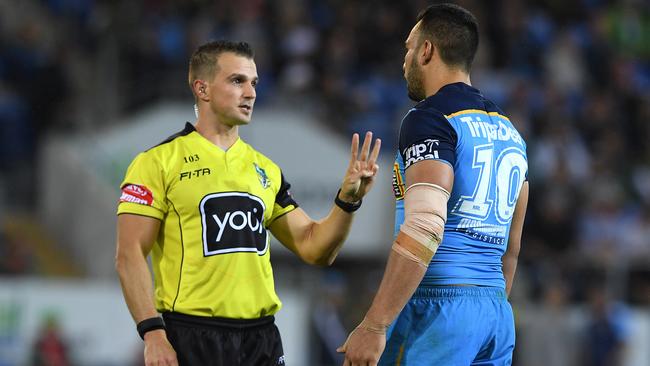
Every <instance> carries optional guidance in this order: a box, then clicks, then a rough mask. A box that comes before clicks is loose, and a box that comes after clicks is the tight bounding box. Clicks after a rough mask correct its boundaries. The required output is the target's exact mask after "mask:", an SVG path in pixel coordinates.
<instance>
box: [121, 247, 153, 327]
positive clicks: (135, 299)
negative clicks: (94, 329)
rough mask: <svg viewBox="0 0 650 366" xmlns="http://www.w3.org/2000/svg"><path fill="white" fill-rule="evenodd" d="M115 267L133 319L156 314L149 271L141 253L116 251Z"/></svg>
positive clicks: (139, 319)
mask: <svg viewBox="0 0 650 366" xmlns="http://www.w3.org/2000/svg"><path fill="white" fill-rule="evenodd" d="M115 269H116V270H117V273H118V275H119V278H120V285H121V286H122V293H123V294H124V300H125V302H126V305H127V307H128V308H129V311H130V312H131V316H132V317H133V320H134V321H135V322H136V323H138V322H140V321H142V320H144V319H148V318H152V317H155V316H158V312H157V311H156V308H155V306H154V303H153V286H152V280H151V273H150V272H149V266H148V265H147V261H146V258H145V257H144V256H143V255H142V253H141V252H139V251H138V252H135V251H134V252H132V253H128V252H125V251H121V252H120V251H118V254H117V256H116V260H115Z"/></svg>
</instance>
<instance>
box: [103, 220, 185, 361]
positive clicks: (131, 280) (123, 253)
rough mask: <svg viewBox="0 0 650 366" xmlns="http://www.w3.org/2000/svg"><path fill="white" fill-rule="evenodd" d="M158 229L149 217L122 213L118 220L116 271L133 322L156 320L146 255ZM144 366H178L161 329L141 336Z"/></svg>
mask: <svg viewBox="0 0 650 366" xmlns="http://www.w3.org/2000/svg"><path fill="white" fill-rule="evenodd" d="M159 229H160V221H159V220H157V219H154V218H151V217H146V216H140V215H134V214H121V215H119V216H118V217H117V254H116V256H115V268H116V270H117V273H118V274H119V278H120V284H121V285H122V292H123V294H124V299H125V301H126V304H127V306H128V308H129V311H130V312H131V316H132V317H133V320H134V321H135V322H136V323H140V322H141V321H143V320H145V319H150V318H155V317H157V316H158V312H157V311H156V308H155V306H154V302H153V286H152V278H151V272H150V271H149V266H148V265H147V256H148V255H149V252H150V251H151V248H152V247H153V244H154V241H155V239H156V237H157V235H158V230H159ZM144 341H145V361H146V365H177V364H178V363H177V361H176V353H175V352H174V350H173V348H172V346H171V345H170V344H169V342H168V341H167V335H166V333H165V330H164V329H157V330H152V331H148V332H147V333H145V335H144Z"/></svg>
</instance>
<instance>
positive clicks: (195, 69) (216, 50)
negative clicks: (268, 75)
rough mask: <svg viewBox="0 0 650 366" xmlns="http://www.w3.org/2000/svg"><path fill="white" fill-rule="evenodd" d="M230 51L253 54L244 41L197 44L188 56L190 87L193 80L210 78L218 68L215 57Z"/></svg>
mask: <svg viewBox="0 0 650 366" xmlns="http://www.w3.org/2000/svg"><path fill="white" fill-rule="evenodd" d="M225 52H231V53H234V54H236V55H238V56H243V57H246V58H249V59H252V58H253V57H254V56H255V54H254V52H253V49H252V48H251V46H250V45H249V44H248V43H246V42H232V41H227V40H218V41H212V42H208V43H205V44H202V45H201V46H199V47H198V48H197V49H196V51H194V53H193V54H192V57H191V58H190V71H189V77H188V79H189V83H190V89H191V88H192V83H193V82H194V80H197V79H203V80H212V78H213V77H214V75H215V73H216V72H217V71H218V70H219V69H218V65H217V59H218V58H219V56H220V55H221V54H222V53H225Z"/></svg>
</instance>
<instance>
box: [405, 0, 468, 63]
mask: <svg viewBox="0 0 650 366" xmlns="http://www.w3.org/2000/svg"><path fill="white" fill-rule="evenodd" d="M417 21H418V22H420V21H421V24H420V29H419V33H420V34H419V40H418V45H420V44H422V42H423V41H424V40H425V39H428V40H429V41H431V43H433V45H434V46H435V47H437V48H438V51H439V52H440V57H441V58H442V61H443V62H444V63H445V64H447V65H449V66H458V67H461V68H462V69H463V70H464V71H466V72H469V71H470V70H471V68H472V62H473V61H474V56H475V55H476V49H477V48H478V22H477V21H476V18H475V17H474V15H472V13H470V12H469V11H467V10H465V9H464V8H462V7H460V6H458V5H455V4H435V5H430V6H429V7H427V8H426V9H424V10H422V11H421V12H420V14H419V15H418V17H417Z"/></svg>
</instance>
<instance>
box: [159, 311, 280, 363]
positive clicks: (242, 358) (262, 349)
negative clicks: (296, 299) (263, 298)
mask: <svg viewBox="0 0 650 366" xmlns="http://www.w3.org/2000/svg"><path fill="white" fill-rule="evenodd" d="M163 318H164V319H165V324H166V326H167V338H168V339H169V342H170V343H171V344H172V346H173V347H174V350H175V351H176V355H177V357H178V363H179V365H180V366H283V365H284V352H283V351H282V340H281V339H280V332H279V331H278V327H276V326H275V323H274V320H275V318H274V317H273V316H267V317H264V318H260V319H252V320H248V319H226V318H208V317H202V316H193V315H186V314H180V313H171V312H170V313H163Z"/></svg>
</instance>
